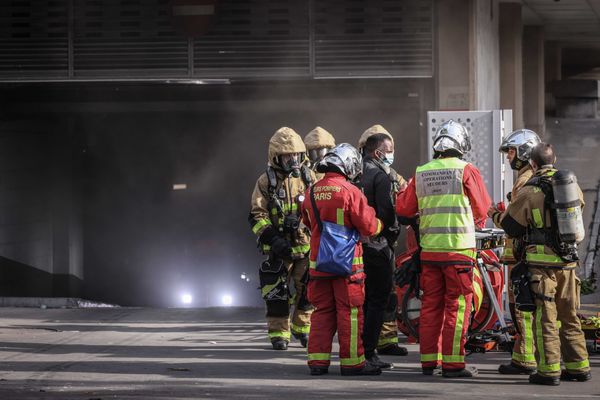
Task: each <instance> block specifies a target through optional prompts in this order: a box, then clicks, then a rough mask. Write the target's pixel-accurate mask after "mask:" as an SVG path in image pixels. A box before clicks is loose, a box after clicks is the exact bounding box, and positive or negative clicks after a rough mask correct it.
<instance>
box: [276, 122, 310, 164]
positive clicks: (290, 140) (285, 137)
mask: <svg viewBox="0 0 600 400" xmlns="http://www.w3.org/2000/svg"><path fill="white" fill-rule="evenodd" d="M293 153H300V154H301V155H302V157H304V153H306V146H304V142H303V141H302V138H301V137H300V135H298V134H297V133H296V131H295V130H293V129H292V128H288V127H285V126H284V127H282V128H279V129H277V131H276V132H275V134H274V135H273V136H271V139H270V140H269V162H270V163H271V164H273V165H277V166H278V163H277V157H278V156H281V155H283V154H293Z"/></svg>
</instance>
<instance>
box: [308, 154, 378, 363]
mask: <svg viewBox="0 0 600 400" xmlns="http://www.w3.org/2000/svg"><path fill="white" fill-rule="evenodd" d="M317 171H318V172H324V173H325V176H324V177H323V179H321V180H320V181H318V182H317V183H315V185H314V187H313V194H314V199H315V202H314V204H315V205H316V207H317V209H318V211H319V215H320V219H321V221H328V222H333V223H336V224H339V225H343V226H345V227H349V228H354V229H356V230H357V231H358V233H359V234H360V235H362V236H373V235H376V234H378V233H379V232H380V231H381V229H382V226H383V225H382V223H381V221H380V220H379V219H377V218H376V217H375V210H374V209H373V208H371V207H370V206H369V204H368V203H367V199H366V197H365V196H364V194H363V193H362V192H361V191H360V190H359V189H358V188H357V187H356V186H354V185H353V184H352V183H351V182H350V181H352V180H354V179H355V178H356V177H357V176H358V175H359V174H360V173H361V171H362V157H361V156H360V153H359V152H358V150H356V149H355V148H354V147H353V146H351V145H349V144H347V143H343V144H340V145H339V146H336V147H335V148H334V149H332V150H331V151H330V152H328V153H327V154H326V155H325V157H324V158H323V160H322V161H321V162H320V163H319V165H318V167H317ZM309 196H310V189H309V190H307V191H306V196H305V200H304V202H303V203H302V221H303V222H304V224H305V225H306V226H307V227H308V228H309V229H310V231H311V238H310V256H309V260H310V261H309V276H310V278H309V283H308V300H309V301H310V302H311V304H313V305H314V306H315V311H314V313H313V314H312V316H311V329H310V333H309V339H308V366H309V369H310V373H311V375H323V374H326V373H327V372H328V368H329V364H330V358H331V347H332V341H333V337H334V335H335V333H336V331H337V334H338V340H339V344H340V352H339V353H340V354H339V358H340V367H341V373H342V375H379V374H381V369H380V368H379V367H377V366H374V365H371V364H370V363H368V362H366V361H365V356H364V348H363V345H362V339H361V335H362V329H363V303H364V301H365V288H364V279H365V273H364V272H363V261H362V252H363V249H362V243H360V241H359V242H358V243H357V244H356V246H355V249H354V258H353V260H352V272H351V274H350V275H349V276H341V275H334V274H331V273H327V272H322V271H318V270H317V263H316V260H317V255H318V251H319V244H320V237H321V234H320V231H319V224H318V223H317V222H316V221H317V220H316V217H315V213H314V210H313V204H312V201H311V200H310V198H309Z"/></svg>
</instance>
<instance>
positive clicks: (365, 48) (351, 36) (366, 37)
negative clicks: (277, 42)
mask: <svg viewBox="0 0 600 400" xmlns="http://www.w3.org/2000/svg"><path fill="white" fill-rule="evenodd" d="M315 7H316V10H315V39H316V40H315V75H316V76H323V77H328V76H335V77H345V76H376V77H380V76H402V77H406V76H413V77H430V76H432V75H433V57H432V54H433V40H432V37H433V23H432V21H433V4H432V1H431V0H410V1H409V0H400V1H398V0H396V1H391V0H368V1H367V0H328V1H316V2H315Z"/></svg>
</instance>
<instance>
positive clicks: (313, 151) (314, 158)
mask: <svg viewBox="0 0 600 400" xmlns="http://www.w3.org/2000/svg"><path fill="white" fill-rule="evenodd" d="M304 145H305V146H306V151H307V152H308V161H309V162H310V167H311V169H312V170H313V172H314V173H315V175H316V178H317V180H320V179H321V178H323V175H325V174H322V173H320V172H317V171H316V167H317V164H318V163H319V161H321V160H322V159H323V156H325V153H327V152H328V151H329V150H330V149H333V148H334V147H335V139H334V138H333V136H332V135H331V133H329V132H327V131H326V130H325V129H323V128H321V127H320V126H317V127H316V128H315V129H313V130H312V131H310V132H308V133H307V134H306V136H304Z"/></svg>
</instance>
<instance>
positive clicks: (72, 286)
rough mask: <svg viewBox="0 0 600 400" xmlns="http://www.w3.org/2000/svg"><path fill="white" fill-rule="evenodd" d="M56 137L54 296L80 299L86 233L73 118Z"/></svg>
mask: <svg viewBox="0 0 600 400" xmlns="http://www.w3.org/2000/svg"><path fill="white" fill-rule="evenodd" d="M59 126H60V128H59V129H57V130H56V131H54V132H53V134H52V157H51V163H52V170H51V180H52V185H51V193H50V198H51V202H50V207H51V212H52V214H51V216H52V219H51V220H52V274H53V276H52V278H53V289H52V291H53V295H54V296H79V295H80V292H81V282H82V279H83V256H82V254H83V240H82V238H83V231H82V212H81V199H80V193H79V190H80V189H79V182H78V179H77V176H78V175H77V174H78V171H80V170H81V165H75V162H76V160H77V159H78V157H77V153H76V151H75V144H76V141H77V140H79V139H78V137H79V136H78V135H77V134H76V132H75V128H74V121H73V118H72V117H70V118H68V119H67V120H66V121H65V123H64V124H59Z"/></svg>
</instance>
